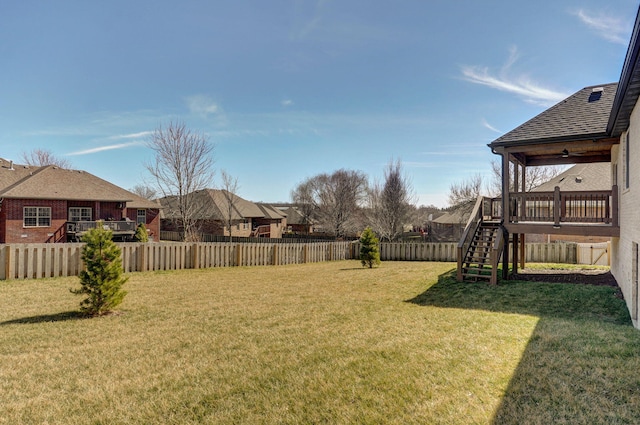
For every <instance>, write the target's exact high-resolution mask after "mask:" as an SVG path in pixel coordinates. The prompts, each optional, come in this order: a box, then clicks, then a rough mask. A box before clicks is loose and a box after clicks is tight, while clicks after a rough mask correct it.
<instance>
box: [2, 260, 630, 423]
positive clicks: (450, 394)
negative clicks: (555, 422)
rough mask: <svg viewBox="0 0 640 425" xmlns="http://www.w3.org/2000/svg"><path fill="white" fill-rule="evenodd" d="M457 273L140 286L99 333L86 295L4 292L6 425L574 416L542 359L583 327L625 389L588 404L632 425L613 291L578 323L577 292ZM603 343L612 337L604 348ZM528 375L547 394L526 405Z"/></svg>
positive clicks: (268, 270) (168, 279) (405, 268)
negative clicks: (80, 300)
mask: <svg viewBox="0 0 640 425" xmlns="http://www.w3.org/2000/svg"><path fill="white" fill-rule="evenodd" d="M452 268H453V265H452V264H446V263H420V262H405V263H394V262H384V263H383V264H382V266H381V267H379V268H376V269H363V268H361V267H360V265H359V262H356V261H350V262H346V261H345V262H335V263H323V264H307V265H301V266H281V267H252V268H233V269H211V270H197V271H183V272H164V273H147V274H132V275H131V277H130V280H129V282H128V283H127V285H126V287H125V289H126V290H127V291H128V292H129V294H128V296H127V298H126V299H125V301H124V303H123V304H122V306H121V310H120V312H121V314H120V315H117V316H110V317H103V318H98V319H90V320H89V319H80V318H79V317H78V316H77V315H76V314H75V313H73V310H75V309H76V306H77V298H75V297H74V296H73V295H71V294H69V292H68V288H69V287H70V286H72V285H74V284H76V282H77V280H76V279H55V280H40V281H22V282H4V283H0V392H1V393H2V399H3V402H2V404H0V423H7V424H9V423H11V424H14V423H52V424H54V423H61V424H62V423H76V424H83V423H91V424H101V423H104V424H118V423H122V424H124V423H127V424H148V423H164V424H196V423H291V424H294V423H296V424H297V423H371V424H373V423H397V424H401V423H402V424H404V423H444V424H446V423H450V424H458V423H460V424H468V423H491V422H492V421H494V418H495V417H496V415H498V418H501V419H500V422H501V423H505V422H507V423H508V422H509V421H511V420H519V419H521V418H522V416H518V412H520V411H522V410H523V409H524V410H526V408H528V409H529V413H531V411H533V412H534V413H535V412H537V411H538V410H540V407H541V406H542V407H544V408H546V407H547V405H549V406H553V405H556V404H559V405H561V404H562V401H563V399H562V398H561V397H567V395H565V394H564V393H562V392H557V393H555V394H554V395H551V396H547V395H545V394H543V392H544V391H548V390H549V388H547V386H549V385H552V384H553V385H555V384H557V382H555V381H552V380H551V378H553V376H544V375H543V374H540V373H539V372H543V371H544V368H545V367H547V365H548V364H553V361H556V363H557V364H555V365H554V367H553V368H552V369H551V370H555V368H559V367H561V366H565V365H566V363H570V362H571V359H568V360H567V361H564V362H562V361H560V360H557V359H556V360H554V359H555V357H556V353H551V355H550V356H549V357H545V355H544V353H545V352H546V351H548V350H550V349H551V348H553V347H556V348H558V349H560V348H562V350H561V351H559V353H561V356H576V355H577V350H574V348H575V347H571V348H563V347H562V344H564V342H563V341H568V340H571V339H572V338H574V336H575V335H572V332H579V333H584V332H585V330H587V329H588V328H592V329H594V331H593V332H590V333H589V335H590V336H589V337H588V338H589V343H590V344H591V348H590V350H591V351H592V352H597V353H600V352H601V351H604V352H603V353H600V354H599V355H600V357H601V358H602V359H603V361H602V365H601V369H600V372H599V376H600V379H602V382H605V381H607V382H608V381H610V380H611V378H612V377H613V378H614V379H613V383H611V384H607V385H608V387H607V388H608V389H607V393H606V394H604V395H602V394H600V395H599V396H598V397H599V398H595V399H592V400H590V401H591V403H590V404H594V403H598V401H602V400H608V399H612V400H615V401H616V402H617V403H619V402H620V401H622V403H623V404H624V406H625V407H626V408H625V409H622V411H623V412H624V413H621V414H619V415H618V418H619V419H621V420H623V419H629V418H631V417H633V416H630V415H632V413H630V412H631V410H632V409H636V410H635V412H640V402H639V401H638V399H637V397H634V396H624V397H623V392H622V391H623V389H622V385H623V384H624V385H632V384H633V383H634V382H635V383H636V385H638V384H637V383H638V382H640V381H638V380H635V381H633V379H631V380H628V379H627V380H626V381H624V382H623V381H622V380H621V379H622V378H618V381H616V377H617V376H620V377H622V376H626V375H628V374H626V373H622V372H618V371H617V369H618V368H625V367H627V368H630V367H636V370H638V369H637V366H640V365H639V364H638V357H640V354H639V353H638V351H637V349H635V348H634V347H635V346H640V337H638V333H637V332H636V331H635V330H633V329H632V328H631V327H630V326H629V324H628V317H627V318H626V321H625V318H624V317H622V316H621V315H620V313H619V312H620V309H621V308H623V306H621V303H620V300H617V299H615V297H614V296H613V295H612V292H611V291H612V288H597V289H598V290H600V291H610V292H598V293H587V294H586V295H585V294H582V293H581V292H575V293H571V294H570V295H569V297H578V298H580V299H583V300H584V299H586V298H587V297H589V298H593V297H596V298H598V299H601V300H609V298H613V299H614V300H613V301H612V304H610V305H608V306H607V307H606V308H602V307H600V306H599V305H600V304H598V303H593V302H592V303H591V304H589V305H588V306H587V307H585V308H586V309H588V310H589V311H588V312H587V313H585V314H584V315H582V314H580V315H578V316H579V317H577V318H572V317H570V316H569V315H567V314H564V315H558V314H556V313H557V311H558V310H561V309H560V308H559V307H558V305H556V306H555V307H550V306H549V304H550V303H551V301H550V298H549V297H559V296H560V295H558V294H561V293H562V287H566V286H568V285H555V286H557V287H560V289H558V290H557V291H556V292H552V293H549V292H546V291H542V294H538V295H536V296H534V294H535V293H536V291H535V290H534V289H532V288H535V285H539V284H535V283H527V284H522V285H520V286H518V285H517V284H513V285H510V284H505V285H503V286H502V287H500V288H492V287H489V286H487V285H485V284H458V283H456V282H454V281H453V280H452V279H451V278H450V277H446V274H447V272H448V271H450V270H451V269H452ZM441 275H445V276H444V277H443V278H441V279H439V276H441ZM532 285H533V286H532ZM572 287H573V288H575V290H576V291H579V290H580V289H581V288H579V287H577V286H576V285H573V286H572ZM538 292H540V291H538ZM581 294H582V295H581ZM514 302H515V305H514ZM607 302H608V301H607ZM531 303H533V305H530V304H531ZM560 303H565V300H561V301H560ZM594 304H595V306H594ZM509 305H511V307H508V306H509ZM620 317H622V319H620ZM595 318H597V319H598V321H596V320H595ZM600 322H602V323H603V324H602V325H601V324H599V323H600ZM543 325H544V326H543ZM603 326H604V327H603ZM600 334H606V335H613V336H612V337H610V338H609V339H608V340H607V341H606V344H607V346H606V347H605V346H602V343H601V341H600V340H599V339H598V338H597V337H596V336H594V335H600ZM611 338H613V339H611ZM614 340H615V341H616V342H617V345H616V347H617V348H616V349H614V348H613V347H609V344H610V343H611V342H612V341H614ZM558 341H560V342H558ZM532 344H533V345H532ZM634 344H635V345H634ZM621 352H624V353H626V354H625V355H624V356H622V355H620V353H621ZM541 353H542V354H541ZM616 353H617V354H616ZM539 356H542V358H543V361H542V363H539ZM612 356H613V357H614V358H616V359H618V362H617V363H615V364H614V365H613V366H614V367H612V366H610V365H608V362H607V359H609V358H611V357H612ZM531 358H535V359H536V361H538V363H532V362H529V363H532V366H531V368H529V369H523V363H522V360H523V359H525V360H531ZM545 358H546V359H547V360H544V359H545ZM576 359H577V360H580V358H576ZM584 362H588V359H586V358H585V360H583V363H584ZM583 366H584V365H583ZM576 373H578V372H576V371H570V372H569V373H568V375H566V376H565V378H566V379H569V380H571V379H574V378H575V374H576ZM531 374H533V375H535V379H538V378H539V380H540V382H539V383H538V384H536V385H535V386H534V387H533V388H535V391H534V392H535V397H533V398H530V400H529V401H527V402H526V403H525V405H524V407H523V406H521V405H519V402H520V400H522V399H527V397H525V396H526V395H528V394H523V393H522V392H523V391H525V392H526V391H527V388H530V385H531V383H532V379H533V377H532V376H530V375H531ZM600 382H601V381H599V380H598V378H597V377H594V380H593V381H590V382H589V384H588V386H587V387H586V389H585V391H587V390H588V388H591V386H593V385H597V384H599V383H600ZM637 388H639V387H636V389H637ZM625 390H626V389H625ZM545 397H547V398H549V397H550V398H551V401H550V402H548V403H547V404H545V401H544V399H545ZM587 401H589V400H587ZM541 402H542V405H541V404H540V403H541ZM612 403H613V401H612ZM583 404H584V403H583ZM587 404H589V403H587ZM600 404H602V403H600ZM576 406H582V404H576ZM617 408H618V409H620V406H617ZM603 409H604V408H603ZM553 412H554V413H552V415H554V416H555V417H560V416H559V415H562V412H559V411H558V410H553ZM607 412H609V414H614V415H615V410H611V411H609V410H608V411H607ZM610 412H614V413H610ZM538 413H539V412H538ZM585 414H588V412H587V413H585ZM585 414H583V415H585ZM633 414H634V415H638V414H637V413H633ZM567 417H568V416H567ZM635 419H638V416H635ZM525 422H526V421H525ZM565 422H566V421H565ZM512 423H517V422H512ZM520 423H523V422H520ZM566 423H570V421H569V422H566ZM621 423H624V421H621Z"/></svg>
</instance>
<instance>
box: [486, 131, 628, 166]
mask: <svg viewBox="0 0 640 425" xmlns="http://www.w3.org/2000/svg"><path fill="white" fill-rule="evenodd" d="M619 142H620V139H619V138H617V137H606V138H590V139H584V138H580V139H577V140H571V139H564V140H558V141H545V142H539V143H537V144H531V143H527V144H523V145H513V144H512V145H510V146H508V147H507V146H502V147H495V148H493V151H494V153H497V154H502V153H507V154H508V155H509V156H510V157H511V158H512V159H513V160H516V161H517V162H518V163H519V164H520V165H523V166H527V167H529V166H532V167H533V166H543V165H564V164H581V163H592V162H611V148H612V146H613V145H615V144H618V143H619Z"/></svg>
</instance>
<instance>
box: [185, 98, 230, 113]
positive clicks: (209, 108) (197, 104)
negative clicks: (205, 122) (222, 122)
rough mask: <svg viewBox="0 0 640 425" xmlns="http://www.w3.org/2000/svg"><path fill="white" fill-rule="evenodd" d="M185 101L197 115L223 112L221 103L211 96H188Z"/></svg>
mask: <svg viewBox="0 0 640 425" xmlns="http://www.w3.org/2000/svg"><path fill="white" fill-rule="evenodd" d="M185 102H186V103H187V107H188V108H189V111H190V112H191V113H194V114H197V115H201V116H204V117H206V116H208V115H217V114H221V113H222V108H220V105H218V104H217V103H216V102H214V101H213V99H211V98H210V97H209V96H206V95H203V94H196V95H193V96H187V97H186V98H185Z"/></svg>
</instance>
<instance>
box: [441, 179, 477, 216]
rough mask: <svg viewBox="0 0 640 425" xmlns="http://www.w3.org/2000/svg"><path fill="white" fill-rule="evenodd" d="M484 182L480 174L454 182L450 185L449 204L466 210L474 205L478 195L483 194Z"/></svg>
mask: <svg viewBox="0 0 640 425" xmlns="http://www.w3.org/2000/svg"><path fill="white" fill-rule="evenodd" d="M483 184H484V182H483V179H482V175H480V174H475V175H473V176H471V177H470V178H469V179H467V180H463V181H462V182H458V183H452V184H451V185H450V186H449V206H450V207H451V208H452V209H454V210H466V209H469V208H470V207H473V204H474V203H475V202H476V200H477V199H478V196H480V195H481V194H482V186H483Z"/></svg>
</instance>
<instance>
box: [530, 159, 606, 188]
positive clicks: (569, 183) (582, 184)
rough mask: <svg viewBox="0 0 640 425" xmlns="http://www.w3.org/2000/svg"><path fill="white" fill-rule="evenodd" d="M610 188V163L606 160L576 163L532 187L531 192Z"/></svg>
mask: <svg viewBox="0 0 640 425" xmlns="http://www.w3.org/2000/svg"><path fill="white" fill-rule="evenodd" d="M556 186H558V187H559V188H560V190H562V191H569V192H571V191H595V190H611V165H610V164H608V163H606V162H594V163H591V164H577V165H574V166H573V167H571V168H569V169H567V170H565V171H564V172H562V173H560V174H558V175H557V176H556V177H554V178H552V179H550V180H549V181H547V182H545V183H543V184H541V185H540V186H538V187H536V188H535V189H533V192H553V191H554V190H555V187H556Z"/></svg>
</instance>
